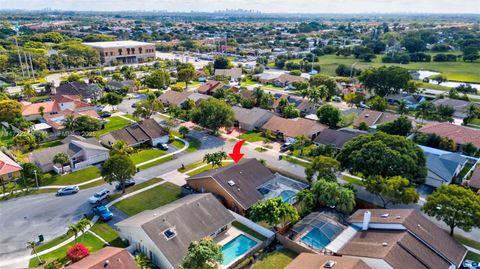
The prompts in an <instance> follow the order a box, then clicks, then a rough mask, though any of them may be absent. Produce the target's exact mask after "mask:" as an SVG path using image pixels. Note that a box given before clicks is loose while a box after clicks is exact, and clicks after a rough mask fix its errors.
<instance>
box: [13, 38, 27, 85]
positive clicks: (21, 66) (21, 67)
mask: <svg viewBox="0 0 480 269" xmlns="http://www.w3.org/2000/svg"><path fill="white" fill-rule="evenodd" d="M14 39H15V44H16V45H17V54H18V61H19V62H20V69H21V70H22V76H23V77H25V72H24V71H23V65H22V56H20V48H19V47H18V41H17V38H16V37H14Z"/></svg>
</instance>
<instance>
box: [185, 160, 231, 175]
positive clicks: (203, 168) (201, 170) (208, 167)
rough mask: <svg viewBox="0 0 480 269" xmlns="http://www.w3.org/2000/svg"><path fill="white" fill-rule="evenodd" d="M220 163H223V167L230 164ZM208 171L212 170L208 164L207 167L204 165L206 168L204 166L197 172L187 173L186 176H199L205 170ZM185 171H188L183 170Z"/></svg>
mask: <svg viewBox="0 0 480 269" xmlns="http://www.w3.org/2000/svg"><path fill="white" fill-rule="evenodd" d="M222 163H223V165H224V166H225V165H229V164H231V162H225V161H223V162H222ZM198 166H200V165H198ZM192 169H193V168H192ZM210 169H213V166H212V165H211V164H208V165H206V166H204V167H202V168H199V169H197V170H195V171H192V172H190V173H187V175H189V176H194V175H196V174H200V173H201V172H203V171H207V170H210ZM189 170H191V169H189ZM185 171H188V170H185Z"/></svg>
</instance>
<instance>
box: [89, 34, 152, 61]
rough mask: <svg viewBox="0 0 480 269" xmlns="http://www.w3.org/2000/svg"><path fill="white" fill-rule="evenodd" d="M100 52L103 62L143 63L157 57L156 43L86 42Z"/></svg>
mask: <svg viewBox="0 0 480 269" xmlns="http://www.w3.org/2000/svg"><path fill="white" fill-rule="evenodd" d="M83 44H84V45H86V46H89V47H92V48H94V49H96V50H97V51H98V52H99V53H100V59H101V61H102V64H105V65H113V64H115V63H132V64H134V63H143V62H147V61H148V60H149V59H154V58H155V44H153V43H147V42H139V41H132V40H126V41H107V42H86V43H83Z"/></svg>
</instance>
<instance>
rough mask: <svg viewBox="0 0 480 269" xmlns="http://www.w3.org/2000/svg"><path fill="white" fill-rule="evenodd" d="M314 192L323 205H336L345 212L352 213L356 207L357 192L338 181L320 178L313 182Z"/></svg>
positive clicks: (336, 207) (318, 201)
mask: <svg viewBox="0 0 480 269" xmlns="http://www.w3.org/2000/svg"><path fill="white" fill-rule="evenodd" d="M312 193H313V196H314V197H315V200H316V201H317V203H318V204H320V205H321V206H328V207H332V208H333V207H334V208H335V209H336V210H338V211H339V212H342V213H345V214H348V213H351V212H352V211H353V209H354V207H355V193H354V192H353V191H352V190H351V189H349V188H345V187H342V186H340V184H338V182H336V181H326V180H324V179H319V180H317V181H315V182H314V183H313V185H312Z"/></svg>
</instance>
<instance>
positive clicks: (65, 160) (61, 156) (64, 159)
mask: <svg viewBox="0 0 480 269" xmlns="http://www.w3.org/2000/svg"><path fill="white" fill-rule="evenodd" d="M53 163H55V164H60V165H61V166H62V174H63V173H65V170H64V167H65V165H67V164H69V163H70V157H69V156H68V154H67V153H65V152H59V153H57V154H55V156H53Z"/></svg>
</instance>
